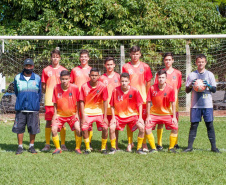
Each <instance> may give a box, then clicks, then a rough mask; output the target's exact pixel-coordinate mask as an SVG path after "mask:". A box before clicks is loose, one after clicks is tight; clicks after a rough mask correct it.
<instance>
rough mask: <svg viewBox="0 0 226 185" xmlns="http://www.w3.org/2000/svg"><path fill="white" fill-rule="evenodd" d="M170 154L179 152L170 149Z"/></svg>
mask: <svg viewBox="0 0 226 185" xmlns="http://www.w3.org/2000/svg"><path fill="white" fill-rule="evenodd" d="M168 152H169V153H177V151H176V150H175V148H171V149H168Z"/></svg>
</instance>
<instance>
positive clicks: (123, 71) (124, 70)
mask: <svg viewBox="0 0 226 185" xmlns="http://www.w3.org/2000/svg"><path fill="white" fill-rule="evenodd" d="M122 73H127V71H126V69H125V64H124V65H123V66H122Z"/></svg>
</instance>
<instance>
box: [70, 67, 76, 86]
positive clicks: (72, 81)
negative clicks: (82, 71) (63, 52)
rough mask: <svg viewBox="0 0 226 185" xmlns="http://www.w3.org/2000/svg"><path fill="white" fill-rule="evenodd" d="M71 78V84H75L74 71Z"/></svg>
mask: <svg viewBox="0 0 226 185" xmlns="http://www.w3.org/2000/svg"><path fill="white" fill-rule="evenodd" d="M70 77H71V80H70V82H71V83H74V81H75V80H74V69H72V71H71V75H70Z"/></svg>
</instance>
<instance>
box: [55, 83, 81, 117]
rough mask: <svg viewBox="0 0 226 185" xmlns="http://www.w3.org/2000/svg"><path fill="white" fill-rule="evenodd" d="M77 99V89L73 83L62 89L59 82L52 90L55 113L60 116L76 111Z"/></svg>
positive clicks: (71, 114)
mask: <svg viewBox="0 0 226 185" xmlns="http://www.w3.org/2000/svg"><path fill="white" fill-rule="evenodd" d="M78 101H79V90H78V87H77V86H76V85H74V84H70V85H69V88H68V89H67V90H66V91H64V90H63V89H62V88H61V84H58V85H56V86H55V88H54V91H53V103H56V105H57V115H58V116H60V117H70V116H73V115H74V114H76V112H77V102H78Z"/></svg>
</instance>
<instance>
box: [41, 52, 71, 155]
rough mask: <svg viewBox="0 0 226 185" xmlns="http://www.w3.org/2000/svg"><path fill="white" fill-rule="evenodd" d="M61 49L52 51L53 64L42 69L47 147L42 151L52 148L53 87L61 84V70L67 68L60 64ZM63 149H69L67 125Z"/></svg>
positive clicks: (62, 130)
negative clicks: (66, 140) (66, 138)
mask: <svg viewBox="0 0 226 185" xmlns="http://www.w3.org/2000/svg"><path fill="white" fill-rule="evenodd" d="M60 59H61V57H60V51H59V50H57V49H55V50H53V51H52V52H51V61H52V65H49V66H48V67H46V68H44V69H43V71H42V92H43V93H45V120H46V128H45V139H46V144H45V147H44V148H43V149H42V150H41V151H42V152H47V151H49V150H50V136H51V124H52V118H53V114H54V106H53V102H52V98H53V89H54V87H55V85H56V84H60V72H61V71H62V70H66V69H65V68H64V67H63V66H61V65H60ZM60 137H61V149H62V150H65V151H67V148H66V146H65V137H66V127H64V128H63V129H61V132H60Z"/></svg>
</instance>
